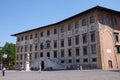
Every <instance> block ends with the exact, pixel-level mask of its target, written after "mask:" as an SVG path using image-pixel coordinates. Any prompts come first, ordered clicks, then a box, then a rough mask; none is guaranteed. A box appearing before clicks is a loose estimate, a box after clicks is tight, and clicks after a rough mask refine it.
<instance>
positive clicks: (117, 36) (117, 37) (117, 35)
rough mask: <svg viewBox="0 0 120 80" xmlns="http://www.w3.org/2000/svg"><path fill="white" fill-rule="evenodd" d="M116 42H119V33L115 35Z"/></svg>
mask: <svg viewBox="0 0 120 80" xmlns="http://www.w3.org/2000/svg"><path fill="white" fill-rule="evenodd" d="M114 39H115V42H119V33H114Z"/></svg>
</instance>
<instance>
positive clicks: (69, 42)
mask: <svg viewBox="0 0 120 80" xmlns="http://www.w3.org/2000/svg"><path fill="white" fill-rule="evenodd" d="M68 46H71V37H69V38H68Z"/></svg>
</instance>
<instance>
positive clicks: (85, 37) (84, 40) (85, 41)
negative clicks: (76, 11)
mask: <svg viewBox="0 0 120 80" xmlns="http://www.w3.org/2000/svg"><path fill="white" fill-rule="evenodd" d="M82 38H83V44H85V43H87V34H86V33H85V34H83V35H82Z"/></svg>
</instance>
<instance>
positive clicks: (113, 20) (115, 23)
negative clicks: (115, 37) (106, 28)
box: [111, 17, 117, 26]
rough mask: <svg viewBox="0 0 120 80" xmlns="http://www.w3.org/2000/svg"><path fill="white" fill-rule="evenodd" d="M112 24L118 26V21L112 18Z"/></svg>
mask: <svg viewBox="0 0 120 80" xmlns="http://www.w3.org/2000/svg"><path fill="white" fill-rule="evenodd" d="M111 24H112V25H113V26H114V25H117V19H116V18H115V17H112V18H111Z"/></svg>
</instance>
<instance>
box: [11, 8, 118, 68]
mask: <svg viewBox="0 0 120 80" xmlns="http://www.w3.org/2000/svg"><path fill="white" fill-rule="evenodd" d="M12 36H16V37H17V38H16V65H17V66H20V65H23V66H24V65H25V61H26V55H27V53H29V54H30V67H31V68H39V66H41V67H42V69H43V70H45V69H77V68H79V67H80V66H82V67H83V69H97V68H98V69H111V68H113V69H117V68H120V12H119V11H114V10H111V9H107V8H104V7H100V6H96V7H93V8H91V9H88V10H86V11H84V12H81V13H79V14H77V15H74V16H72V17H70V18H67V19H65V20H62V21H60V22H57V23H54V24H50V25H47V26H42V27H39V28H36V29H32V30H28V31H24V32H21V33H17V34H13V35H12Z"/></svg>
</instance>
